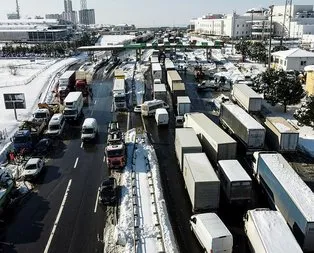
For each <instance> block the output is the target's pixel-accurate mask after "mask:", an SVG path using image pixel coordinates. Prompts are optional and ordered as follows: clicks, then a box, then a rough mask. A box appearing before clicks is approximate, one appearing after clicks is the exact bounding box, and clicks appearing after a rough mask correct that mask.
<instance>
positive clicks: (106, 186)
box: [99, 177, 117, 205]
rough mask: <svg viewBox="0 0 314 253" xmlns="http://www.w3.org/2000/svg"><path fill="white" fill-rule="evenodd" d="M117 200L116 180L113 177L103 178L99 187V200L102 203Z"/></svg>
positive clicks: (112, 202) (109, 203)
mask: <svg viewBox="0 0 314 253" xmlns="http://www.w3.org/2000/svg"><path fill="white" fill-rule="evenodd" d="M116 201H117V180H116V179H115V178H114V177H109V178H108V179H105V180H104V181H103V182H102V183H101V185H100V189H99V202H100V203H101V204H103V205H112V204H115V203H116Z"/></svg>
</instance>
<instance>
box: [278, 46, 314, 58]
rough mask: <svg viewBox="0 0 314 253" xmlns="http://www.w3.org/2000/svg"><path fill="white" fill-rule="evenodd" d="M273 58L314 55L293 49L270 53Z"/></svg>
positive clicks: (313, 55)
mask: <svg viewBox="0 0 314 253" xmlns="http://www.w3.org/2000/svg"><path fill="white" fill-rule="evenodd" d="M272 55H273V56H278V57H285V58H296V57H314V53H312V52H309V51H306V50H303V49H300V48H293V49H289V50H284V51H278V52H274V53H272Z"/></svg>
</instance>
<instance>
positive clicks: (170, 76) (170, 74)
mask: <svg viewBox="0 0 314 253" xmlns="http://www.w3.org/2000/svg"><path fill="white" fill-rule="evenodd" d="M167 82H168V85H169V88H170V90H173V84H174V83H182V82H183V81H182V78H181V76H180V75H179V73H178V71H176V70H169V71H167Z"/></svg>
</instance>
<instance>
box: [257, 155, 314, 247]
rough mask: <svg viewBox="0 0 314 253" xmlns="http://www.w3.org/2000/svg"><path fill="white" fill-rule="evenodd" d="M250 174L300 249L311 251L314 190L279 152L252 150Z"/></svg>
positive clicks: (313, 226) (313, 233)
mask: <svg viewBox="0 0 314 253" xmlns="http://www.w3.org/2000/svg"><path fill="white" fill-rule="evenodd" d="M253 157H254V160H255V163H254V164H253V174H254V175H255V176H256V178H257V180H258V181H259V182H260V184H261V185H262V187H263V188H264V189H265V192H266V194H267V195H268V197H269V200H270V202H271V203H272V204H273V206H274V207H275V208H276V209H277V210H278V211H280V212H281V214H282V215H283V217H284V218H285V220H286V222H287V223H288V225H289V226H290V228H291V230H292V232H293V234H294V236H295V238H296V239H297V241H298V242H299V244H300V245H301V247H302V249H303V250H304V252H313V251H314V193H313V192H312V190H311V189H310V188H309V187H308V186H307V185H306V184H305V183H304V181H303V180H302V179H301V178H300V177H299V175H298V174H297V173H296V172H295V171H294V170H293V168H292V167H291V166H290V165H289V163H288V162H287V161H286V160H285V159H284V158H283V156H282V155H281V154H279V153H276V152H274V153H263V152H255V153H254V155H253Z"/></svg>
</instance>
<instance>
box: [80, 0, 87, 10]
mask: <svg viewBox="0 0 314 253" xmlns="http://www.w3.org/2000/svg"><path fill="white" fill-rule="evenodd" d="M86 9H87V2H86V0H81V10H86Z"/></svg>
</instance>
